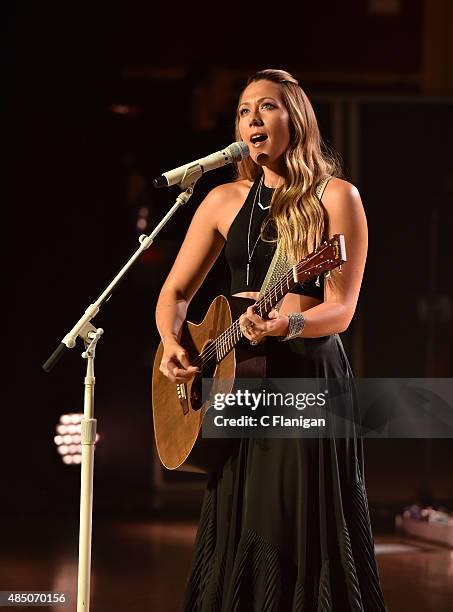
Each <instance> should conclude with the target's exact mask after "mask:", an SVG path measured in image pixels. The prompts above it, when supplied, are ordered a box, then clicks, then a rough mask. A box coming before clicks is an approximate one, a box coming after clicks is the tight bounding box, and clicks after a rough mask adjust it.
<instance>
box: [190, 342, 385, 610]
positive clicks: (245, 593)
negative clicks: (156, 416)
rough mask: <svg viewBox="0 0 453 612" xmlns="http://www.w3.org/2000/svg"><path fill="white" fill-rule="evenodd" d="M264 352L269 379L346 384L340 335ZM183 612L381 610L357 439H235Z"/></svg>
mask: <svg viewBox="0 0 453 612" xmlns="http://www.w3.org/2000/svg"><path fill="white" fill-rule="evenodd" d="M262 346H263V347H265V348H263V349H262V350H264V351H265V355H266V376H267V377H272V378H290V377H295V378H315V377H316V378H340V377H350V378H352V373H351V369H350V366H349V363H348V360H347V357H346V354H345V352H344V349H343V345H342V343H341V340H340V338H339V336H338V335H333V336H326V337H323V338H304V339H299V338H298V339H294V340H291V341H288V342H278V341H277V340H276V339H275V338H267V339H266V341H265V342H264V343H262ZM345 409H346V410H354V409H355V407H353V406H352V407H351V406H347V407H345ZM183 609H184V611H185V612H263V611H266V612H318V611H323V612H324V611H326V612H327V611H338V612H345V611H348V610H353V611H363V610H365V611H367V612H368V611H370V612H371V611H373V612H374V611H382V610H386V606H385V602H384V598H383V594H382V591H381V587H380V583H379V575H378V570H377V565H376V559H375V554H374V541H373V536H372V533H371V528H370V519H369V511H368V503H367V497H366V492H365V487H364V473H363V456H362V442H361V440H360V439H357V438H355V437H354V436H348V437H346V436H343V437H342V438H335V437H334V436H333V437H324V438H321V437H317V438H315V439H308V438H279V439H275V438H266V439H243V440H241V442H240V444H239V447H238V450H237V452H235V453H234V454H233V455H232V456H231V457H230V458H229V459H228V460H227V462H226V463H225V464H224V466H223V467H222V469H221V470H219V471H218V472H216V473H212V474H210V475H209V479H208V485H207V489H206V492H205V497H204V501H203V506H202V511H201V518H200V523H199V527H198V533H197V538H196V543H195V552H194V557H193V561H192V567H191V570H190V574H189V578H188V582H187V586H186V592H185V599H184V608H183Z"/></svg>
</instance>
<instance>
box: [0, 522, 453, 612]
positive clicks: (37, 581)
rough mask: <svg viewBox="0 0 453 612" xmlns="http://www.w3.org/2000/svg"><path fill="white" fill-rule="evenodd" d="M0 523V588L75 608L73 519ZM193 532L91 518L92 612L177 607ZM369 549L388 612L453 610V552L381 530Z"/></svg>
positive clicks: (172, 610)
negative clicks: (58, 595)
mask: <svg viewBox="0 0 453 612" xmlns="http://www.w3.org/2000/svg"><path fill="white" fill-rule="evenodd" d="M1 521H2V524H1V529H0V535H1V546H0V590H1V591H7V590H21V591H58V592H65V593H67V594H69V596H70V598H71V603H70V604H69V605H67V606H53V607H51V608H48V609H49V610H53V611H54V612H68V611H71V612H72V611H73V610H75V609H76V589H77V559H78V520H77V518H74V517H73V516H69V517H67V518H64V517H62V516H60V517H59V518H58V520H56V521H49V519H48V518H42V517H39V516H33V517H29V516H28V517H16V518H11V517H3V518H2V519H1ZM195 532H196V521H195V520H193V519H190V520H178V519H171V520H170V519H167V520H163V519H162V518H154V519H149V520H148V519H147V520H144V519H136V520H133V521H131V520H118V519H115V520H114V519H108V518H98V517H95V519H94V526H93V548H92V582H91V610H92V611H93V612H124V610H127V611H128V612H146V611H148V610H149V611H152V612H176V611H177V610H179V609H180V602H181V599H182V594H183V590H184V582H185V578H186V574H187V571H188V568H189V564H190V559H191V554H192V546H193V542H194V538H195ZM376 551H377V555H378V556H377V558H378V562H379V568H380V573H381V579H382V585H383V589H384V593H385V596H386V601H387V605H388V609H389V611H390V612H418V611H420V612H430V611H432V612H447V611H450V610H452V601H453V549H448V548H444V547H441V546H438V545H435V544H427V543H424V542H420V541H416V540H411V539H407V538H404V537H400V536H397V535H388V536H377V537H376ZM5 609H6V608H5ZM14 609H16V610H18V609H22V608H17V607H16V608H14ZM23 609H25V608H23ZM27 609H29V608H27ZM39 609H40V610H44V609H46V608H43V607H40V608H39ZM341 612H343V611H341Z"/></svg>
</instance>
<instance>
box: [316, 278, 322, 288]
mask: <svg viewBox="0 0 453 612" xmlns="http://www.w3.org/2000/svg"><path fill="white" fill-rule="evenodd" d="M315 285H316V286H317V287H320V286H321V283H320V281H319V276H318V277H317V279H316V282H315Z"/></svg>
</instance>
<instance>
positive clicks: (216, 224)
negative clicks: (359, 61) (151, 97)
mask: <svg viewBox="0 0 453 612" xmlns="http://www.w3.org/2000/svg"><path fill="white" fill-rule="evenodd" d="M236 139H237V140H242V141H244V142H245V143H246V144H247V145H248V147H249V149H250V157H248V158H247V159H245V160H244V161H242V162H240V163H239V164H238V172H239V178H238V180H236V181H234V182H232V183H228V184H224V185H220V186H218V187H216V188H215V189H213V190H212V191H211V192H210V193H209V194H208V195H207V197H206V198H205V199H204V201H203V202H202V203H201V204H200V206H199V208H198V210H197V211H196V213H195V215H194V217H193V220H192V223H191V225H190V227H189V230H188V232H187V235H186V237H185V240H184V242H183V244H182V246H181V249H180V251H179V254H178V256H177V258H176V261H175V263H174V265H173V268H172V270H171V272H170V274H169V275H168V278H167V279H166V281H165V283H164V285H163V288H162V291H161V293H160V297H159V301H158V304H157V309H156V321H157V327H158V329H159V333H160V335H161V338H162V341H163V344H164V354H163V358H162V362H161V366H160V369H161V372H163V374H165V376H167V377H168V378H169V379H170V380H171V381H172V382H175V383H176V382H187V381H188V380H190V379H191V378H192V377H193V376H194V374H195V373H196V371H197V369H196V368H195V367H193V366H191V365H190V363H189V360H188V356H187V353H186V352H185V350H184V348H183V347H181V346H180V345H179V344H178V340H177V338H178V334H179V331H180V328H181V325H182V323H183V321H184V320H185V317H186V312H187V307H188V305H189V303H190V301H191V299H192V297H193V296H194V294H195V292H196V291H197V290H198V288H199V287H200V285H201V284H202V283H203V280H204V279H205V277H206V275H207V273H208V272H209V270H210V269H211V267H212V265H213V264H214V262H215V261H216V259H217V257H218V256H219V254H220V252H221V251H222V249H223V248H224V247H225V255H226V258H227V261H228V264H229V267H230V269H231V295H235V296H238V297H242V298H249V300H244V309H243V313H244V314H242V315H241V317H240V326H241V330H242V334H243V336H244V338H246V339H247V340H248V341H249V342H250V347H251V349H250V350H254V349H256V350H261V351H264V352H265V355H266V377H269V378H291V377H292V378H321V379H332V378H334V379H335V378H342V377H352V373H351V370H350V366H349V363H348V360H347V357H346V355H345V352H344V349H343V346H342V343H341V340H340V337H339V335H338V334H339V333H341V332H344V331H345V330H346V329H347V328H348V326H349V324H350V322H351V319H352V317H353V315H354V311H355V308H356V304H357V299H358V296H359V291H360V286H361V283H362V276H363V272H364V267H365V260H366V254H367V223H366V218H365V213H364V210H363V206H362V202H361V199H360V195H359V192H358V191H357V189H356V188H355V187H354V186H353V185H351V184H350V183H348V182H346V181H344V180H341V179H340V178H338V176H339V174H340V171H339V168H338V164H337V162H336V160H335V158H334V157H333V156H331V155H328V154H327V153H326V152H325V151H324V150H323V149H322V147H321V137H320V134H319V129H318V125H317V121H316V117H315V114H314V111H313V108H312V106H311V103H310V101H309V100H308V98H307V96H306V94H305V93H304V91H303V90H302V88H301V87H300V86H299V84H298V82H297V81H296V79H294V78H293V77H292V76H291V75H290V74H288V73H287V72H285V71H282V70H263V71H260V72H258V73H256V74H255V75H254V76H252V77H251V78H250V79H249V81H248V84H247V86H246V87H245V89H244V90H243V91H242V93H241V95H240V98H239V104H238V108H237V115H236ZM333 234H343V235H344V237H345V241H346V247H347V263H346V264H345V265H344V267H343V270H342V271H341V272H340V271H339V270H338V269H335V270H333V271H332V272H331V274H330V276H329V277H328V278H327V276H326V278H324V277H323V276H322V275H321V276H320V278H319V281H318V282H316V280H315V279H314V280H313V281H311V282H306V283H304V284H303V285H300V284H299V285H296V286H295V288H293V289H292V290H291V292H290V293H288V294H287V295H286V296H285V297H284V298H283V300H282V302H281V304H280V307H279V308H278V310H277V309H275V310H273V311H272V312H271V313H270V315H269V318H267V319H263V318H261V317H260V316H258V314H257V313H256V312H255V311H254V308H253V306H248V307H247V305H248V304H250V298H252V299H253V300H256V299H258V295H259V291H260V288H261V286H262V283H263V280H264V278H265V276H266V274H267V271H268V268H269V264H270V262H271V260H272V256H273V253H274V250H275V248H276V244H277V243H278V244H279V249H280V251H281V252H282V253H284V254H285V256H286V258H287V260H288V262H289V265H293V264H296V263H297V262H299V261H300V260H301V259H302V258H303V257H304V256H305V255H307V254H308V253H311V252H312V251H313V250H314V249H316V248H317V247H318V246H319V245H320V244H321V243H322V242H323V241H324V240H325V239H326V238H329V237H331V236H332V235H333ZM264 338H266V340H265V342H263V339H264ZM345 409H348V407H346V408H345ZM184 609H185V610H186V611H191V612H192V611H193V612H199V611H206V612H214V611H219V612H220V611H222V612H230V611H244V612H250V611H256V612H258V611H262V610H266V611H275V612H277V611H278V612H286V611H288V612H295V611H301V612H302V611H304V612H306V611H307V612H308V611H310V612H312V611H316V610H323V611H328V610H329V611H330V610H335V611H338V612H343V611H346V610H354V611H359V610H370V611H371V610H373V611H379V610H385V609H386V607H385V603H384V599H383V595H382V591H381V587H380V584H379V576H378V571H377V566H376V560H375V556H374V543H373V536H372V533H371V528H370V520H369V514H368V505H367V497H366V492H365V487H364V474H363V462H362V446H361V441H360V440H359V439H357V438H355V437H354V436H352V437H343V438H341V439H339V438H338V439H337V438H335V437H334V436H331V437H324V438H316V439H307V438H286V439H277V438H266V439H242V440H241V441H240V445H239V449H238V451H237V452H235V453H234V454H233V455H232V456H231V457H230V458H229V459H228V460H227V461H226V463H225V464H224V465H223V467H222V468H221V469H219V470H218V471H216V472H213V473H211V474H210V475H209V480H208V485H207V490H206V493H205V498H204V502H203V508H202V512H201V519H200V524H199V528H198V534H197V540H196V545H195V554H194V559H193V563H192V568H191V572H190V576H189V580H188V583H187V589H186V596H185V603H184Z"/></svg>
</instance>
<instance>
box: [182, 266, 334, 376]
mask: <svg viewBox="0 0 453 612" xmlns="http://www.w3.org/2000/svg"><path fill="white" fill-rule="evenodd" d="M324 263H329V261H328V260H327V261H326V262H324ZM301 265H302V262H301V263H300V264H297V266H296V267H297V268H298V267H299V266H301ZM317 268H318V269H319V268H321V266H320V265H319V264H317V265H316V266H314V267H312V268H309V269H307V270H305V273H306V274H309V273H310V272H312V271H313V270H316V269H317ZM291 273H292V269H290V270H288V272H287V273H286V274H285V275H284V276H282V277H281V279H280V280H278V281H277V282H276V283H275V284H274V285H272V287H270V289H268V291H266V293H265V294H264V295H263V296H262V297H261V298H260V299H259V300H258V301H257V302H256V307H257V310H258V309H260V311H261V307H262V306H263V305H264V306H265V305H266V302H267V300H268V298H270V297H271V296H270V294H271V293H272V291H274V292H275V298H276V300H277V298H278V296H277V286H278V285H279V284H280V287H281V289H282V291H283V280H285V279H286V281H287V284H288V288H289V280H290V278H291V276H292V274H291ZM270 303H271V302H270ZM261 313H262V311H261ZM238 332H239V333H238ZM236 336H237V338H236V340H235V342H237V341H238V340H239V338H240V336H241V332H240V330H239V319H236V321H234V323H232V325H230V327H229V328H228V329H226V330H224V331H223V332H222V334H220V336H219V337H218V338H217V339H216V340H214V342H213V343H212V344H211V345H210V346H209V348H208V350H207V351H206V352H202V353H201V354H200V355H198V356H197V357H196V358H195V359H194V361H193V362H192V364H193V365H194V364H198V363H200V364H201V365H203V362H209V361H210V360H211V359H212V358H213V357H214V356H217V355H218V354H219V355H220V354H221V353H222V348H227V347H228V341H229V340H231V339H233V338H235V337H236ZM233 347H234V344H233V345H232V346H231V347H229V348H227V352H226V353H224V354H221V359H223V357H224V356H225V355H226V354H227V353H228V352H229V351H230V350H231V349H232V348H233Z"/></svg>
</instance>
